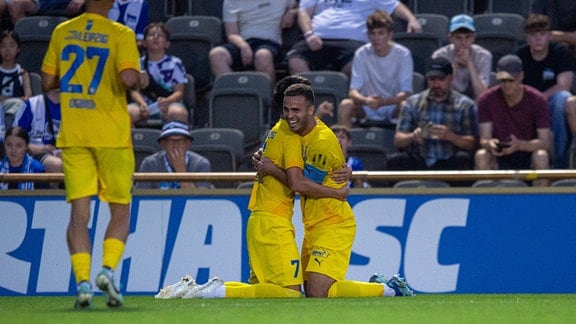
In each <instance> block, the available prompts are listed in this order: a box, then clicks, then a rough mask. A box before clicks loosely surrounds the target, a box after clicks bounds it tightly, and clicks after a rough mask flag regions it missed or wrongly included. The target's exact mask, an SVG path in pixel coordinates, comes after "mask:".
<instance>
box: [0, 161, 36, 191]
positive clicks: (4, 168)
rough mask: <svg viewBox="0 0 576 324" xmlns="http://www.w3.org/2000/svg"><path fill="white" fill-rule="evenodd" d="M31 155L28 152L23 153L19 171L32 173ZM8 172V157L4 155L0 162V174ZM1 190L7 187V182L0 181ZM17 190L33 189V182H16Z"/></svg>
mask: <svg viewBox="0 0 576 324" xmlns="http://www.w3.org/2000/svg"><path fill="white" fill-rule="evenodd" d="M32 161H33V159H32V156H30V155H29V154H26V155H24V161H22V166H21V167H20V173H34V171H33V170H32ZM6 173H10V161H9V160H8V157H5V158H4V159H3V160H2V163H1V164H0V174H6ZM0 189H1V190H7V189H8V183H7V182H2V183H0ZM18 189H19V190H33V189H34V182H19V183H18Z"/></svg>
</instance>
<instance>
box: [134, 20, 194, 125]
mask: <svg viewBox="0 0 576 324" xmlns="http://www.w3.org/2000/svg"><path fill="white" fill-rule="evenodd" d="M144 36H145V37H144V47H145V49H146V52H145V53H144V56H143V57H141V58H140V65H141V67H142V71H143V72H146V73H147V75H148V80H149V82H148V84H147V85H146V84H144V85H143V86H145V87H144V88H143V89H141V90H138V91H131V92H130V95H131V97H132V100H133V103H131V104H129V105H128V112H129V113H130V119H131V122H132V125H133V126H135V125H137V124H138V123H139V122H142V121H145V120H147V119H148V118H149V117H150V116H153V115H157V114H158V113H159V115H160V119H161V120H178V121H181V122H183V123H186V124H188V121H189V120H188V119H189V116H188V110H187V109H186V106H184V103H183V102H182V100H183V98H184V89H185V87H186V83H188V80H187V79H186V69H185V68H184V65H183V64H182V60H180V59H179V58H178V57H175V56H171V55H167V54H166V50H167V49H168V48H169V47H170V40H169V39H170V32H169V31H168V29H167V28H166V26H165V25H164V23H161V22H160V23H159V22H156V23H151V24H149V25H148V26H146V29H145V30H144Z"/></svg>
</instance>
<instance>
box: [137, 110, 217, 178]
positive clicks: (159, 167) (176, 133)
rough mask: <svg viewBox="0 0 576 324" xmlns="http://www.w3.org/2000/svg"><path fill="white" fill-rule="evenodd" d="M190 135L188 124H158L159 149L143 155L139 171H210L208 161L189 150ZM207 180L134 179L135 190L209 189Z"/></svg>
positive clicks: (177, 122)
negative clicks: (161, 125) (148, 180)
mask: <svg viewBox="0 0 576 324" xmlns="http://www.w3.org/2000/svg"><path fill="white" fill-rule="evenodd" d="M192 140H193V138H192V135H190V131H189V129H188V124H185V123H182V122H180V121H169V122H166V123H165V124H164V126H163V127H162V133H161V134H160V137H159V138H158V142H160V145H161V146H162V151H160V152H157V153H154V154H152V155H150V156H147V157H146V158H144V160H143V161H142V164H141V165H140V169H139V171H140V172H210V162H209V161H208V159H206V158H205V157H203V156H201V155H200V154H197V153H195V152H192V151H190V150H189V148H190V145H191V144H192ZM211 187H212V185H211V184H210V183H209V182H192V181H163V182H137V183H136V188H138V189H180V188H182V189H196V188H211Z"/></svg>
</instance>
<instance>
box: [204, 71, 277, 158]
mask: <svg viewBox="0 0 576 324" xmlns="http://www.w3.org/2000/svg"><path fill="white" fill-rule="evenodd" d="M208 100H209V101H208V126H209V127H211V128H235V129H239V130H240V131H242V133H244V147H245V148H249V147H253V146H255V145H258V144H260V143H261V141H262V139H263V137H264V135H265V132H266V129H268V127H269V118H270V117H269V113H268V110H269V107H270V103H271V101H272V84H271V81H270V79H269V78H268V75H267V74H265V73H262V72H257V71H244V72H230V73H224V74H221V75H219V76H218V77H217V78H216V79H215V80H214V85H213V87H212V92H211V93H210V97H209V99H208Z"/></svg>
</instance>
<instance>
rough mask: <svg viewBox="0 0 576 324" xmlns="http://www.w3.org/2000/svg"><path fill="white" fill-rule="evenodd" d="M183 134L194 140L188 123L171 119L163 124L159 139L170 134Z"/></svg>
mask: <svg viewBox="0 0 576 324" xmlns="http://www.w3.org/2000/svg"><path fill="white" fill-rule="evenodd" d="M174 135H182V136H185V137H187V138H189V139H190V140H193V138H192V135H190V131H189V130H188V125H187V124H185V123H183V122H180V121H169V122H166V123H165V124H164V125H163V126H162V133H160V137H158V141H160V140H161V139H163V138H166V137H168V136H174Z"/></svg>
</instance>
